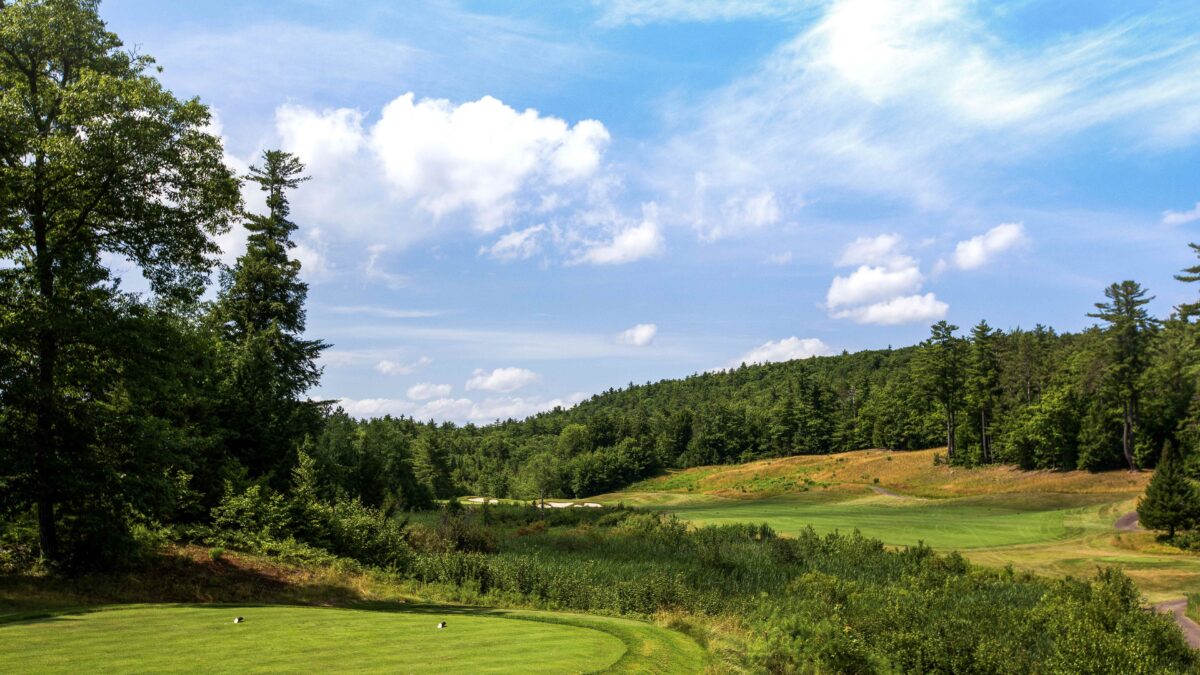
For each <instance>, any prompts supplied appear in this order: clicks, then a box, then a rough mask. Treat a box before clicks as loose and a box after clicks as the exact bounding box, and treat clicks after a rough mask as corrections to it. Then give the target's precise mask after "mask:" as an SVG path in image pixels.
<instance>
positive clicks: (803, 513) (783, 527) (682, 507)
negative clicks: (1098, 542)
mask: <svg viewBox="0 0 1200 675" xmlns="http://www.w3.org/2000/svg"><path fill="white" fill-rule="evenodd" d="M822 497H823V496H822V495H813V496H812V497H809V496H807V495H797V496H795V497H769V498H764V499H751V500H735V499H703V498H701V499H696V500H693V501H691V502H687V501H685V502H683V503H678V504H673V505H669V506H660V507H655V506H650V507H649V508H662V509H666V510H669V511H670V512H672V513H674V514H676V515H677V516H679V517H680V518H683V519H685V520H688V521H692V522H695V523H697V524H711V525H721V524H728V523H746V522H750V523H758V522H764V523H769V524H770V525H771V527H773V528H774V529H775V530H776V531H777V532H780V533H782V534H790V535H794V534H796V533H798V532H800V531H801V530H803V529H804V528H806V527H812V528H813V529H814V530H816V531H817V532H819V533H822V534H824V533H827V532H833V531H841V532H843V533H848V532H851V531H853V530H859V531H860V532H862V533H863V534H864V535H865V536H867V537H872V538H875V539H880V540H882V541H883V542H884V543H886V544H891V545H895V546H903V545H912V544H916V543H917V542H922V541H923V542H924V543H926V544H928V545H930V546H933V547H935V548H943V549H952V548H953V549H972V548H990V547H995V546H1013V545H1018V544H1030V543H1036V542H1046V541H1055V540H1061V539H1066V538H1068V537H1070V536H1072V535H1074V534H1078V533H1079V530H1078V529H1077V528H1073V527H1070V526H1069V525H1068V522H1067V521H1068V518H1069V517H1070V516H1071V515H1073V514H1075V513H1078V511H1079V509H1062V508H1057V509H1053V508H1052V509H1030V508H1021V506H1022V505H1021V502H1020V500H1014V499H1012V498H1011V497H1003V498H980V499H972V500H926V499H903V498H896V497H887V496H870V497H864V498H861V499H851V500H846V501H832V502H831V501H830V500H828V499H823V498H822Z"/></svg>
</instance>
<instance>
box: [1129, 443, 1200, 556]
mask: <svg viewBox="0 0 1200 675" xmlns="http://www.w3.org/2000/svg"><path fill="white" fill-rule="evenodd" d="M1137 511H1138V522H1140V523H1141V524H1142V526H1143V527H1147V528H1149V529H1152V530H1165V531H1166V532H1167V536H1168V537H1169V538H1174V537H1175V532H1176V531H1177V530H1188V529H1193V528H1196V527H1197V526H1200V490H1197V489H1196V486H1195V484H1193V483H1192V481H1191V479H1190V478H1188V477H1187V475H1185V474H1184V472H1183V466H1182V464H1181V462H1180V461H1179V458H1178V457H1176V454H1175V453H1174V452H1172V449H1171V444H1170V442H1168V443H1167V444H1166V445H1165V446H1163V457H1162V461H1160V462H1159V465H1158V468H1157V469H1155V471H1154V477H1153V478H1151V479H1150V484H1149V485H1147V486H1146V494H1145V495H1144V496H1143V497H1142V498H1141V499H1139V500H1138V507H1137Z"/></svg>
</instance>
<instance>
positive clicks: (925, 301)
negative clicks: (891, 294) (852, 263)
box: [833, 293, 950, 326]
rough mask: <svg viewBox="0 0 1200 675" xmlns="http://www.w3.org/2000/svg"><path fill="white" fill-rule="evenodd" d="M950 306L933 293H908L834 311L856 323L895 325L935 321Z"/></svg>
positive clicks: (834, 315) (942, 316)
mask: <svg viewBox="0 0 1200 675" xmlns="http://www.w3.org/2000/svg"><path fill="white" fill-rule="evenodd" d="M949 309H950V306H949V305H947V304H946V303H944V302H942V301H941V300H938V299H937V296H936V295H934V294H933V293H926V294H924V295H906V296H901V297H896V298H891V299H890V300H885V301H883V302H877V303H874V304H870V305H865V306H859V307H850V308H847V309H844V310H840V311H837V312H834V314H833V317H834V318H835V319H852V320H853V321H855V322H856V323H870V324H879V325H883V326H895V325H898V324H902V323H916V322H918V321H933V320H936V319H941V318H944V317H945V316H946V312H947V311H948V310H949Z"/></svg>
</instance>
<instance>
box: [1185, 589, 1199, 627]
mask: <svg viewBox="0 0 1200 675" xmlns="http://www.w3.org/2000/svg"><path fill="white" fill-rule="evenodd" d="M1187 599H1188V604H1187V615H1188V618H1190V619H1191V620H1192V621H1195V622H1196V623H1200V593H1188V596H1187Z"/></svg>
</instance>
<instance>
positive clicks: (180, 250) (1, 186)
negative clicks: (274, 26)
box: [0, 0, 238, 561]
mask: <svg viewBox="0 0 1200 675" xmlns="http://www.w3.org/2000/svg"><path fill="white" fill-rule="evenodd" d="M0 46H2V48H0V260H2V261H3V264H0V290H2V292H0V297H2V298H3V302H2V304H3V309H2V310H0V338H2V339H0V342H3V343H4V347H3V350H2V351H3V354H0V359H2V360H3V364H0V377H3V378H4V380H3V383H2V384H3V391H2V392H0V393H2V396H0V408H2V410H0V423H2V424H3V428H2V429H0V432H2V433H0V436H4V441H0V453H3V454H0V486H2V487H0V509H5V508H6V507H7V508H10V509H14V510H24V509H27V508H30V507H31V506H32V508H34V509H36V516H37V522H38V530H39V538H40V548H41V552H42V555H43V556H44V557H45V558H47V559H49V560H51V561H58V560H60V559H62V558H63V555H64V553H70V552H71V551H64V549H63V547H61V546H60V536H59V529H60V526H61V525H62V524H63V523H67V524H70V525H71V526H72V527H73V528H74V534H72V532H68V535H70V536H72V537H73V539H72V540H71V541H70V542H68V544H69V546H68V548H70V547H71V546H73V545H74V544H73V543H72V542H74V543H81V542H83V541H84V540H85V539H87V540H89V541H91V542H93V543H100V542H99V540H100V539H103V538H104V536H107V535H101V536H98V537H92V536H90V535H87V534H86V533H83V532H81V531H80V530H79V527H78V526H80V524H81V523H87V522H90V523H93V524H95V525H96V526H97V527H102V528H108V529H107V531H108V532H109V533H110V534H114V535H116V536H120V530H121V529H122V527H123V524H124V522H125V517H126V515H128V513H130V512H131V511H134V510H136V509H137V508H138V505H137V504H131V503H130V502H129V500H131V499H138V498H142V497H145V496H146V495H145V494H134V491H132V490H125V489H123V488H121V487H120V482H121V481H122V480H123V477H124V476H129V475H130V474H129V471H130V470H133V469H135V468H138V467H134V466H122V465H120V462H122V461H124V458H128V457H129V456H130V455H131V450H133V449H137V455H138V457H139V460H138V462H139V466H140V468H144V469H149V467H151V466H153V465H155V464H161V462H160V461H159V458H158V457H156V456H154V453H155V448H154V447H153V444H152V443H151V444H150V445H149V446H148V447H147V446H143V445H142V444H141V442H140V441H138V440H137V439H136V438H132V437H131V438H130V440H129V443H128V444H122V445H123V447H121V448H120V449H119V451H115V450H114V447H113V445H112V444H111V443H112V440H111V439H109V438H106V437H104V436H102V435H101V434H100V433H99V429H100V425H101V424H103V423H105V422H106V421H110V420H111V418H108V417H106V413H105V408H106V406H111V405H113V404H114V403H119V401H118V398H117V397H119V396H120V395H121V394H120V392H119V391H118V390H119V389H120V387H121V386H123V385H122V383H128V379H127V377H126V376H125V375H123V374H122V373H123V372H124V369H125V366H127V365H129V364H132V363H136V362H137V361H138V360H139V359H141V358H142V357H143V356H145V355H147V354H152V353H155V352H157V353H161V352H158V348H159V347H158V346H157V345H154V344H147V343H143V342H140V341H139V340H140V339H142V338H146V337H148V336H150V335H154V334H155V333H156V331H153V330H151V331H148V332H147V331H141V330H130V324H129V321H130V320H133V321H136V322H140V321H141V320H142V318H147V317H148V315H147V313H146V312H147V310H145V309H144V304H143V300H142V299H140V298H138V297H137V296H133V295H131V294H126V293H121V292H120V291H119V288H118V282H117V281H116V279H115V278H114V276H113V275H112V273H111V272H110V271H109V270H108V269H107V268H106V267H105V265H104V263H103V262H102V256H103V255H105V254H116V255H119V256H123V257H124V258H125V259H127V260H129V261H130V262H132V263H133V264H134V266H135V267H136V268H137V269H138V270H139V271H140V272H141V273H142V275H143V276H145V277H146V278H147V279H148V280H149V282H150V288H151V293H152V296H153V299H154V300H155V301H156V304H157V308H158V309H157V311H159V312H161V313H165V314H168V315H169V314H174V313H177V312H180V311H182V310H187V309H188V308H189V307H190V306H191V305H193V304H194V302H195V301H196V299H197V298H198V295H199V293H200V292H201V291H202V290H203V285H204V282H205V280H206V279H207V274H208V271H209V270H210V268H211V264H212V263H211V256H213V255H214V254H215V253H216V252H217V248H216V246H215V244H214V243H213V241H212V239H211V237H212V236H213V235H215V234H218V233H221V232H223V231H225V230H226V229H227V228H228V225H229V222H230V220H231V219H232V218H233V216H234V214H235V213H236V208H237V204H238V193H237V182H236V179H235V178H234V177H233V176H232V175H231V174H230V173H229V171H228V170H227V169H226V168H225V165H224V164H223V162H222V153H221V145H220V141H219V139H217V138H216V137H215V136H212V135H210V134H209V133H207V132H206V131H205V127H206V126H207V125H208V123H209V121H210V117H209V113H208V110H207V109H206V108H205V107H204V106H203V105H201V104H200V103H199V102H198V101H196V100H190V101H181V100H179V99H177V98H175V97H174V95H172V94H171V92H169V91H167V90H165V89H164V88H163V87H162V85H161V84H160V83H159V82H158V81H157V80H155V79H154V77H153V60H152V59H150V58H149V57H145V56H137V55H134V54H131V53H130V52H128V51H126V50H125V49H123V45H122V44H121V41H120V39H119V38H118V37H117V36H116V35H114V34H113V33H110V32H108V31H107V30H106V29H105V26H104V23H103V22H102V21H101V20H100V18H99V16H98V15H97V2H95V1H90V0H61V1H58V2H33V1H31V0H18V1H16V2H9V3H3V2H0ZM142 325H143V326H145V325H146V324H144V323H143V324H142ZM163 325H165V324H163ZM126 400H129V399H126ZM133 400H137V399H133ZM147 413H148V410H147V409H145V408H143V407H141V406H133V407H126V408H125V409H123V410H122V413H121V417H122V418H123V419H125V420H127V421H129V422H130V423H132V424H134V425H140V423H139V422H137V421H136V420H137V419H138V418H141V419H142V420H143V421H144V420H145V416H146V415H147ZM170 424H173V422H172V423H168V424H167V425H166V426H170ZM127 428H128V427H127ZM164 428H165V427H164ZM184 435H186V434H184ZM161 468H162V467H155V469H161ZM149 472H150V473H153V470H150V471H149ZM133 475H138V476H140V475H143V474H142V473H141V472H140V471H139V472H137V473H135V474H133ZM158 475H159V477H160V478H161V476H162V474H161V473H159V474H158ZM160 482H161V481H160ZM143 487H150V486H148V485H147V486H143ZM114 488H116V489H115V490H114ZM75 535H79V536H75Z"/></svg>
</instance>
